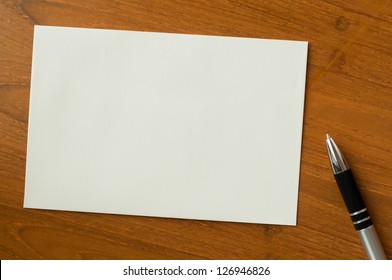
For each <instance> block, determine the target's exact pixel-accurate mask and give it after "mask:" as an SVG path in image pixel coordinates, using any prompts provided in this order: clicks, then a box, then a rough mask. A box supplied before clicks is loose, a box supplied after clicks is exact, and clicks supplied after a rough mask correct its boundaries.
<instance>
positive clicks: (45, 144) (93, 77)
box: [24, 26, 307, 225]
mask: <svg viewBox="0 0 392 280" xmlns="http://www.w3.org/2000/svg"><path fill="white" fill-rule="evenodd" d="M306 59H307V42H299V41H283V40H265V39H250V38H231V37H217V36H200V35H183V34H167V33H150V32H135V31H115V30H98V29H83V28H65V27H49V26H36V27H35V29H34V48H33V66H32V78H31V95H30V115H29V128H28V150H27V166H26V187H25V201H24V206H25V207H26V208H41V209H53V210H70V211H84V212H98V213H114V214H129V215H142V216H157V217H175V218H186V219H202V220H216V221H233V222H250V223H268V224H285V225H295V224H296V215H297V201H298V181H299V168H300V153H301V138H302V121H303V107H304V91H305V77H306Z"/></svg>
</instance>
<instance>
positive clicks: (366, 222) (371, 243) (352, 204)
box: [326, 134, 386, 260]
mask: <svg viewBox="0 0 392 280" xmlns="http://www.w3.org/2000/svg"><path fill="white" fill-rule="evenodd" d="M326 142H327V143H326V144H327V151H328V155H329V160H330V161H331V167H332V171H333V173H334V175H335V180H336V183H337V185H338V187H339V190H340V192H341V194H342V196H343V199H344V202H345V204H346V207H347V210H348V212H349V213H350V217H351V220H352V222H353V224H354V227H355V229H356V230H357V232H358V234H359V237H360V239H361V242H362V245H363V247H364V249H365V252H366V254H367V256H368V258H369V259H371V260H386V256H385V253H384V250H383V248H382V246H381V243H380V240H379V239H378V236H377V233H376V230H375V228H374V226H373V222H372V220H371V218H370V216H369V213H368V211H367V209H366V206H365V203H364V201H363V199H362V196H361V194H360V192H359V189H358V187H357V184H356V183H355V180H354V176H353V174H352V173H351V170H350V167H349V166H348V164H347V161H346V159H345V158H344V156H343V154H342V153H341V152H340V150H339V148H338V147H337V145H336V144H335V142H334V141H333V139H332V138H331V137H329V135H328V134H327V141H326Z"/></svg>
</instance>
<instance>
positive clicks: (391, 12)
mask: <svg viewBox="0 0 392 280" xmlns="http://www.w3.org/2000/svg"><path fill="white" fill-rule="evenodd" d="M267 2H270V3H267ZM34 24H39V25H58V26H77V27H94V28H110V29H125V30H144V31H158V32H176V33H190V34H210V35H224V36H239V37H255V38H275V39H292V40H305V41H309V43H310V44H309V56H308V72H307V86H306V102H305V115H304V130H303V145H302V160H301V174H300V187H299V206H298V225H297V226H295V227H290V226H271V225H257V224H241V223H227V222H211V221H194V220H180V219H164V218H149V217H133V216H121V215H105V214H89V213H72V212H62V211H44V210H31V209H23V194H24V175H25V162H26V143H27V123H28V113H29V92H30V89H29V87H30V71H31V55H32V42H33V26H34ZM391 73H392V2H391V1H387V0H379V1H371V0H369V1H354V0H353V1H348V0H346V1H333V0H330V1H289V0H286V1H256V0H254V1H240V0H232V1H228V0H226V1H225V0H220V1H185V0H176V1H126V0H113V1H104V0H97V1H93V0H88V1H79V0H50V1H33V0H25V1H24V0H1V1H0V211H1V212H0V214H1V215H0V217H1V218H0V242H1V243H0V257H1V259H365V258H366V256H365V253H364V251H363V248H362V246H361V244H360V241H359V238H358V236H357V234H356V232H355V230H354V228H353V226H352V223H351V221H350V218H349V215H348V213H347V210H346V208H345V205H344V202H343V200H342V198H341V196H340V193H339V191H338V188H337V186H336V184H335V181H334V178H333V176H332V173H331V169H330V166H329V161H328V158H327V153H326V150H325V133H326V132H328V133H330V134H331V135H332V136H333V137H334V139H335V141H336V142H337V143H338V144H339V146H340V148H341V150H342V151H343V152H344V153H345V155H346V158H347V159H348V160H349V163H350V165H351V167H352V169H353V172H354V173H355V175H356V177H357V181H358V185H359V187H360V190H361V192H362V194H363V196H364V199H365V201H366V202H367V207H368V209H369V212H370V213H371V215H372V218H373V221H374V224H375V227H376V229H377V230H378V233H379V236H380V240H381V242H382V244H383V245H384V248H385V251H386V254H387V256H388V257H389V258H392V230H391V225H392V79H391Z"/></svg>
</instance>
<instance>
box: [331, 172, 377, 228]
mask: <svg viewBox="0 0 392 280" xmlns="http://www.w3.org/2000/svg"><path fill="white" fill-rule="evenodd" d="M335 179H336V183H337V185H338V187H339V190H340V192H341V194H342V196H343V199H344V202H345V204H346V207H347V210H348V212H349V213H350V217H351V220H352V222H353V224H354V227H355V229H356V230H362V229H365V228H367V227H369V226H371V225H373V222H372V220H371V219H370V216H369V213H368V211H367V209H366V206H365V203H364V202H363V199H362V196H361V193H360V192H359V189H358V187H357V184H356V183H355V179H354V176H353V174H352V172H351V170H350V169H348V170H346V171H343V172H341V173H338V174H335Z"/></svg>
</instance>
